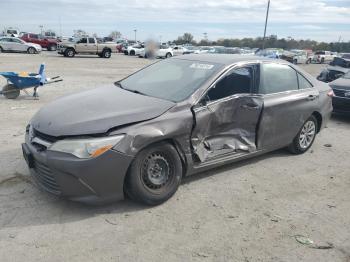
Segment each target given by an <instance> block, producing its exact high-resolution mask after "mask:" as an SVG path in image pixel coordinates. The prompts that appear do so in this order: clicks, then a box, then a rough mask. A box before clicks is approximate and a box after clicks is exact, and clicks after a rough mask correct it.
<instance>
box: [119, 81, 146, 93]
mask: <svg viewBox="0 0 350 262" xmlns="http://www.w3.org/2000/svg"><path fill="white" fill-rule="evenodd" d="M114 84H115V85H116V86H119V87H120V88H121V89H124V90H126V91H129V92H133V93H135V94H139V95H144V96H148V95H146V94H145V93H142V92H140V91H138V90H132V89H128V88H125V87H124V86H123V85H122V84H121V83H120V82H115V83H114Z"/></svg>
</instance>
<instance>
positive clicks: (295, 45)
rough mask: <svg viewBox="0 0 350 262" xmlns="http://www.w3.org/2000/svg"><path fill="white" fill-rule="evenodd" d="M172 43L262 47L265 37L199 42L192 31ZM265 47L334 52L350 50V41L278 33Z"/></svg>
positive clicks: (266, 42) (270, 37)
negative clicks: (305, 37) (279, 35)
mask: <svg viewBox="0 0 350 262" xmlns="http://www.w3.org/2000/svg"><path fill="white" fill-rule="evenodd" d="M172 43H174V44H177V45H183V44H192V45H200V46H225V47H249V48H262V46H263V38H262V37H256V38H242V39H237V38H221V39H218V40H216V41H208V40H206V39H202V40H201V41H199V42H196V41H195V40H194V37H193V35H192V34H191V33H185V34H183V35H182V36H179V37H178V38H177V39H176V40H174V41H172ZM265 48H282V49H311V50H314V51H316V50H328V51H333V52H343V53H347V52H350V41H349V42H331V43H326V42H317V41H314V40H309V39H307V40H295V39H293V38H277V36H276V35H271V36H268V37H266V39H265Z"/></svg>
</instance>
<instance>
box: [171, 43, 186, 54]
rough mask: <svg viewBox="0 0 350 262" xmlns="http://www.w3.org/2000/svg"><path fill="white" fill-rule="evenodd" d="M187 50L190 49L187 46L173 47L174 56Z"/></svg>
mask: <svg viewBox="0 0 350 262" xmlns="http://www.w3.org/2000/svg"><path fill="white" fill-rule="evenodd" d="M186 52H188V49H187V48H186V47H183V46H177V45H176V46H174V47H173V54H174V56H177V55H183V54H185V53H186Z"/></svg>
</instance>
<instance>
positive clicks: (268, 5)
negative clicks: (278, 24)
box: [262, 0, 270, 49]
mask: <svg viewBox="0 0 350 262" xmlns="http://www.w3.org/2000/svg"><path fill="white" fill-rule="evenodd" d="M269 11H270V0H268V2H267V10H266V20H265V29H264V38H263V46H262V49H265V39H266V27H267V20H268V19H269Z"/></svg>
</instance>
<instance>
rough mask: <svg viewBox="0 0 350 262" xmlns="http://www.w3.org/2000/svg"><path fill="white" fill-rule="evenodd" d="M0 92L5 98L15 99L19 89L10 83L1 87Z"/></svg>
mask: <svg viewBox="0 0 350 262" xmlns="http://www.w3.org/2000/svg"><path fill="white" fill-rule="evenodd" d="M2 92H3V94H4V96H5V97H6V98H7V99H16V98H17V97H18V96H19V93H20V90H19V89H18V88H16V87H15V86H14V85H12V84H8V85H6V86H4V87H3V88H2Z"/></svg>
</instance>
